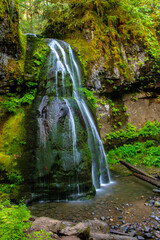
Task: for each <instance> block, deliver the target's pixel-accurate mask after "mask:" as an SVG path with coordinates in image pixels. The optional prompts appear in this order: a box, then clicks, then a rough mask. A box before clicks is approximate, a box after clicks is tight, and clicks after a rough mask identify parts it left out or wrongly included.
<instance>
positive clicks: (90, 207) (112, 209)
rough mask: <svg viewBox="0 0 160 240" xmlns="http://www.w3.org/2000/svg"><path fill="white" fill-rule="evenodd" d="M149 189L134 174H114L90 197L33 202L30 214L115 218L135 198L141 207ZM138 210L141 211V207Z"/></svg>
mask: <svg viewBox="0 0 160 240" xmlns="http://www.w3.org/2000/svg"><path fill="white" fill-rule="evenodd" d="M152 190H153V186H152V185H150V184H149V183H146V182H144V181H142V180H140V179H137V178H136V177H134V176H124V177H122V176H121V177H120V176H118V177H117V176H116V175H113V176H112V183H110V184H108V185H104V186H102V188H101V189H100V190H98V191H97V193H96V196H95V197H94V198H93V199H91V200H88V201H75V202H70V201H66V202H49V203H46V202H45V203H36V204H32V205H31V206H30V207H29V209H30V210H31V214H32V215H34V216H37V217H40V216H45V217H51V218H54V219H59V220H67V221H82V220H85V219H94V218H98V219H100V218H101V217H102V216H104V217H105V218H107V217H110V218H115V215H117V216H118V215H120V214H121V215H122V214H123V211H124V209H126V208H127V207H128V208H129V207H131V206H134V205H135V206H136V204H137V202H138V204H139V205H140V204H141V208H143V206H144V202H145V200H146V199H147V198H148V197H149V196H152V195H153V193H152ZM142 201H143V202H142ZM139 205H137V206H139ZM117 209H118V210H120V211H117ZM141 210H142V212H143V209H141ZM133 211H134V210H133Z"/></svg>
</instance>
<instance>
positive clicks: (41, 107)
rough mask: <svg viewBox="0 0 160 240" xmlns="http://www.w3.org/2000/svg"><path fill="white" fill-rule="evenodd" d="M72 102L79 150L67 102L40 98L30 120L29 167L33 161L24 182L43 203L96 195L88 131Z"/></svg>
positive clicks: (28, 120) (74, 103) (27, 156)
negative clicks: (94, 193) (72, 129)
mask: <svg viewBox="0 0 160 240" xmlns="http://www.w3.org/2000/svg"><path fill="white" fill-rule="evenodd" d="M69 101H70V104H71V107H72V111H74V119H75V124H76V136H77V140H76V141H77V148H76V149H74V148H73V133H72V132H71V125H70V124H71V122H70V121H71V119H70V113H69V109H68V106H67V104H66V102H65V101H64V100H60V99H59V98H57V97H53V99H49V98H48V97H47V96H44V97H40V96H38V97H37V99H36V101H35V104H34V106H33V108H32V111H31V113H30V115H29V119H27V122H28V126H30V127H28V137H29V138H28V145H27V146H28V149H27V153H26V163H27V159H30V167H29V169H28V172H27V173H26V176H25V179H26V181H28V183H29V185H30V186H31V187H32V189H31V192H32V193H35V195H38V196H39V197H40V199H41V200H57V199H61V200H66V199H76V198H81V197H86V196H87V195H90V194H93V192H94V190H93V186H92V173H91V168H92V163H91V154H90V151H89V149H88V145H87V130H86V129H85V128H84V123H83V121H82V118H81V117H79V116H80V115H81V113H80V112H78V111H77V108H78V107H77V104H76V102H75V100H74V99H69ZM37 107H38V109H37ZM79 119H80V120H79ZM27 164H28V163H27ZM31 169H32V170H31Z"/></svg>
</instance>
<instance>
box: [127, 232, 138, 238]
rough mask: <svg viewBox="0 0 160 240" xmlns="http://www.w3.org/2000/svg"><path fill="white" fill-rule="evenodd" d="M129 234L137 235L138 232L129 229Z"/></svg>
mask: <svg viewBox="0 0 160 240" xmlns="http://www.w3.org/2000/svg"><path fill="white" fill-rule="evenodd" d="M128 234H129V236H131V237H135V236H137V232H136V231H129V232H128Z"/></svg>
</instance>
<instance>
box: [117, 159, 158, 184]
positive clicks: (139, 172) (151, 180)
mask: <svg viewBox="0 0 160 240" xmlns="http://www.w3.org/2000/svg"><path fill="white" fill-rule="evenodd" d="M120 163H121V164H123V165H124V166H125V167H127V168H128V169H129V170H130V171H132V172H133V175H134V176H135V177H137V178H140V179H142V180H144V181H146V182H149V183H151V184H152V185H154V186H157V187H159V188H160V181H158V180H157V179H156V178H154V177H152V176H151V175H149V174H148V173H146V172H144V171H142V170H140V169H139V168H137V167H135V166H133V165H132V164H130V163H127V162H125V161H120Z"/></svg>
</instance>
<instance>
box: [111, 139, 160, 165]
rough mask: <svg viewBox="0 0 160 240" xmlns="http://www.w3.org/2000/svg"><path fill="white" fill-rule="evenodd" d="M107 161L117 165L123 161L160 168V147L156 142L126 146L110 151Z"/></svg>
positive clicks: (148, 141)
mask: <svg viewBox="0 0 160 240" xmlns="http://www.w3.org/2000/svg"><path fill="white" fill-rule="evenodd" d="M107 159H108V162H109V163H110V164H117V163H119V161H120V160H123V161H126V162H128V163H131V164H133V165H145V166H157V167H160V146H157V144H156V141H154V140H147V141H146V142H144V143H141V142H136V143H134V144H124V145H123V146H121V147H119V148H115V149H112V150H110V151H109V152H108V156H107Z"/></svg>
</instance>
